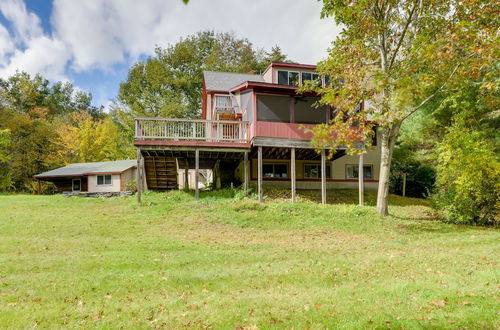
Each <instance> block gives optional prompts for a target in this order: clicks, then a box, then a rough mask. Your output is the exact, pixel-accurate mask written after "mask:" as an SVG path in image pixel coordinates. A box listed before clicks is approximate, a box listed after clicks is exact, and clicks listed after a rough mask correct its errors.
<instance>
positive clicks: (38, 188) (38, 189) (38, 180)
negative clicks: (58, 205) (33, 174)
mask: <svg viewBox="0 0 500 330" xmlns="http://www.w3.org/2000/svg"><path fill="white" fill-rule="evenodd" d="M36 181H37V183H38V187H37V191H36V193H37V195H41V194H42V183H41V182H40V179H36Z"/></svg>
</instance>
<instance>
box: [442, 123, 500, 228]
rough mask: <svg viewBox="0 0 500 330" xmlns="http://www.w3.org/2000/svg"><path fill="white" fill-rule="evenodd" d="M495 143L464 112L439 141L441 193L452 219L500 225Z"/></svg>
mask: <svg viewBox="0 0 500 330" xmlns="http://www.w3.org/2000/svg"><path fill="white" fill-rule="evenodd" d="M494 150H495V146H494V145H493V144H492V143H491V140H490V139H489V138H488V136H486V135H485V134H484V132H482V131H478V130H473V129H471V128H470V125H469V124H468V123H467V120H466V119H465V118H464V117H463V116H461V115H460V116H458V118H455V122H454V123H453V124H452V125H451V127H450V128H449V129H448V130H447V133H446V135H445V138H444V140H443V141H442V142H440V143H438V144H437V161H438V165H437V170H438V180H437V188H438V195H436V197H435V199H436V201H437V205H438V206H439V207H440V209H441V210H442V212H443V215H444V218H445V219H446V220H447V221H449V222H454V223H467V224H481V225H484V224H489V225H499V224H500V222H499V220H498V216H499V215H500V161H499V159H498V153H495V151H494Z"/></svg>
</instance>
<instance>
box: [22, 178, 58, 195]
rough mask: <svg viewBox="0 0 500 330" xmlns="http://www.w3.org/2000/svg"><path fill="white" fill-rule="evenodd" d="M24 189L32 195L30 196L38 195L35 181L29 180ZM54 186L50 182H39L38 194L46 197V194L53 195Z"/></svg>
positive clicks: (54, 191)
mask: <svg viewBox="0 0 500 330" xmlns="http://www.w3.org/2000/svg"><path fill="white" fill-rule="evenodd" d="M24 187H25V189H26V190H27V191H28V192H30V193H32V194H37V193H38V181H37V180H30V181H28V182H27V183H26V184H25V185H24ZM56 190H57V189H56V186H55V185H54V184H53V183H52V182H47V181H40V193H41V194H42V195H47V194H55V193H56Z"/></svg>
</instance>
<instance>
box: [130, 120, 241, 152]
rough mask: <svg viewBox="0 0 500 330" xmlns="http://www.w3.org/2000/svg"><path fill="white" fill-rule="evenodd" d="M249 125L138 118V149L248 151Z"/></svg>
mask: <svg viewBox="0 0 500 330" xmlns="http://www.w3.org/2000/svg"><path fill="white" fill-rule="evenodd" d="M248 127H249V124H248V122H246V121H239V120H196V119H171V118H136V119H135V144H136V145H165V146H168V145H172V146H195V147H196V146H202V147H203V146H225V147H246V146H247V145H249V143H250V137H249V134H248V132H249V129H248Z"/></svg>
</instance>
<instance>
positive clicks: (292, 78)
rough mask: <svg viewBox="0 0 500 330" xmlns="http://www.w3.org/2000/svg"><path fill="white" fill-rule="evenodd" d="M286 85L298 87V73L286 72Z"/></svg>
mask: <svg viewBox="0 0 500 330" xmlns="http://www.w3.org/2000/svg"><path fill="white" fill-rule="evenodd" d="M288 85H290V86H298V85H299V73H298V72H291V71H290V72H288Z"/></svg>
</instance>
